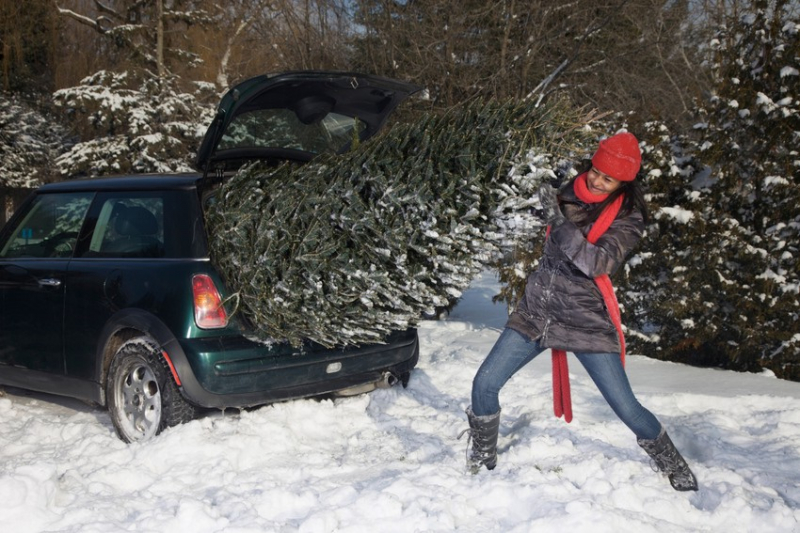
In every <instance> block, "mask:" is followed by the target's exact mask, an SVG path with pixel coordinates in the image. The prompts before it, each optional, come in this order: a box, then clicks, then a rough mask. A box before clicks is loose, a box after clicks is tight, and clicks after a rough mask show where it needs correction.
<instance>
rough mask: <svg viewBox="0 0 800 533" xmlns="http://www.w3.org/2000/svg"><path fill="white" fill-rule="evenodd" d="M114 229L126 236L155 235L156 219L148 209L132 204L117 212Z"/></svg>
mask: <svg viewBox="0 0 800 533" xmlns="http://www.w3.org/2000/svg"><path fill="white" fill-rule="evenodd" d="M114 229H115V230H117V233H119V234H120V235H125V236H126V237H140V236H146V235H155V234H156V233H157V232H158V221H157V220H156V217H155V216H154V215H153V213H151V212H150V211H149V210H147V209H145V208H144V207H139V206H134V207H129V208H128V209H125V210H124V211H122V212H121V213H120V214H119V216H118V217H117V220H116V222H115V223H114Z"/></svg>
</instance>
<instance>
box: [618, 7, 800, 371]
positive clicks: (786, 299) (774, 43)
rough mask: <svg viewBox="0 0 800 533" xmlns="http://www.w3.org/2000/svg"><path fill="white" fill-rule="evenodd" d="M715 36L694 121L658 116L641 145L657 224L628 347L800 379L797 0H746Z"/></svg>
mask: <svg viewBox="0 0 800 533" xmlns="http://www.w3.org/2000/svg"><path fill="white" fill-rule="evenodd" d="M711 44H712V47H713V49H714V50H715V52H716V55H715V60H716V63H715V64H714V71H715V74H716V85H715V93H714V94H713V95H712V97H711V99H710V100H709V102H708V104H707V106H706V107H703V108H700V109H698V115H699V116H700V117H701V120H702V121H701V122H700V123H699V124H698V125H697V128H696V133H695V134H694V135H691V136H674V135H670V134H669V133H668V132H666V131H664V127H663V126H659V127H657V128H655V129H654V131H653V135H652V136H651V138H650V139H649V144H650V148H649V149H648V150H646V155H645V164H646V165H648V168H649V169H650V172H649V173H648V175H647V184H648V186H649V189H650V191H651V202H652V203H653V208H654V209H653V211H654V215H655V222H656V223H655V224H654V225H653V226H651V227H650V228H648V235H647V238H646V240H645V242H644V243H643V245H642V247H643V250H642V251H640V252H639V253H638V254H637V255H636V256H635V257H634V258H633V260H632V261H631V263H630V266H629V272H630V273H631V276H630V278H628V280H626V286H624V287H623V294H624V297H623V298H622V300H623V303H624V304H625V305H626V307H628V308H632V310H633V311H634V313H633V316H634V317H635V318H634V320H632V321H631V320H629V321H628V325H629V326H632V327H633V328H634V329H635V330H636V331H635V332H634V334H633V337H634V338H633V339H632V340H631V344H632V349H641V351H643V352H644V353H648V354H650V355H655V356H657V357H660V358H664V359H670V360H682V361H686V362H689V363H694V364H707V365H719V366H725V367H730V368H736V369H739V370H751V371H755V370H758V369H760V368H762V367H766V368H770V369H771V370H773V371H775V373H776V374H777V375H778V376H780V377H786V378H790V379H800V327H799V326H798V324H799V323H800V322H799V321H800V301H799V300H798V293H800V156H798V150H797V143H798V140H800V139H798V137H799V136H800V114H798V105H800V102H799V101H798V99H799V98H800V91H799V90H798V89H799V88H800V79H799V74H800V64H799V62H800V13H798V8H797V5H796V4H795V3H792V2H786V1H776V2H766V1H757V2H754V3H753V10H752V11H751V12H749V13H747V14H745V15H744V16H743V17H741V18H740V19H739V20H738V21H737V23H736V24H731V25H730V26H729V27H728V28H724V29H723V30H722V31H720V32H719V34H718V36H717V38H716V39H715V40H714V42H713V43H711ZM656 126H657V125H656ZM643 341H644V342H643ZM648 341H649V342H648ZM637 342H638V344H637Z"/></svg>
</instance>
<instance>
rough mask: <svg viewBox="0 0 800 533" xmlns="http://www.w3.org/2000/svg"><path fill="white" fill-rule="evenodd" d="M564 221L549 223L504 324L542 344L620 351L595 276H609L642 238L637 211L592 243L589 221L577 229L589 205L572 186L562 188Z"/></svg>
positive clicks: (586, 350) (642, 224)
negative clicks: (533, 267) (536, 261)
mask: <svg viewBox="0 0 800 533" xmlns="http://www.w3.org/2000/svg"><path fill="white" fill-rule="evenodd" d="M560 197H561V209H562V211H563V212H564V214H565V216H566V217H567V220H566V221H565V222H564V223H563V224H561V225H559V226H557V227H555V228H553V229H552V230H551V232H550V236H549V238H548V239H547V242H546V243H545V247H544V253H543V257H542V259H541V261H540V265H539V268H538V269H537V270H536V271H534V272H532V273H531V274H530V275H529V276H528V281H527V285H526V286H525V294H524V296H523V297H522V300H521V301H520V303H519V305H518V306H517V309H516V310H515V311H514V313H512V314H511V316H510V317H509V320H508V323H507V324H506V326H507V327H509V328H511V329H514V330H516V331H518V332H519V333H522V334H523V335H526V336H528V337H529V338H531V339H541V342H540V345H541V346H542V347H546V348H559V349H562V350H566V351H569V352H595V353H619V352H620V343H619V339H618V338H617V330H616V329H615V328H614V324H613V323H612V322H611V319H610V318H609V316H608V312H607V311H606V306H605V303H604V302H603V296H602V294H601V293H600V289H598V288H597V285H596V284H595V281H594V278H595V277H596V276H599V275H601V274H608V275H609V276H611V275H613V274H614V272H616V271H617V269H618V268H619V267H620V266H621V265H622V264H623V262H624V260H625V256H626V255H628V253H629V252H630V251H631V250H632V249H633V247H634V246H635V245H636V244H637V243H638V242H639V239H641V238H642V233H643V232H644V221H643V218H642V214H641V213H640V212H639V211H633V212H632V213H630V214H628V215H625V216H619V217H618V218H617V219H616V220H615V221H614V222H613V223H612V224H611V227H609V228H608V230H607V231H606V232H605V233H604V234H603V236H602V237H600V239H598V241H597V243H596V244H591V243H589V241H587V240H586V235H588V234H589V230H590V229H591V225H589V226H586V227H584V228H578V226H576V225H575V224H574V223H573V222H572V220H576V218H577V216H578V215H579V214H580V212H581V210H585V209H587V208H588V207H589V206H588V205H587V204H584V203H583V202H581V201H580V200H578V198H577V197H576V196H575V193H574V191H573V189H572V187H571V186H570V187H565V189H564V190H562V191H560Z"/></svg>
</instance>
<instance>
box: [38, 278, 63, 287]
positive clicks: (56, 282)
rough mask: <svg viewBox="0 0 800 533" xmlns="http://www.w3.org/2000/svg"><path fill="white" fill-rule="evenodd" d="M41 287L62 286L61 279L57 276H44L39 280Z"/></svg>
mask: <svg viewBox="0 0 800 533" xmlns="http://www.w3.org/2000/svg"><path fill="white" fill-rule="evenodd" d="M38 282H39V286H40V287H60V286H61V280H60V279H55V278H43V279H40V280H38Z"/></svg>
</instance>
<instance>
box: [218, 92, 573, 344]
mask: <svg viewBox="0 0 800 533" xmlns="http://www.w3.org/2000/svg"><path fill="white" fill-rule="evenodd" d="M585 122H586V117H583V116H582V114H581V111H580V110H576V109H575V108H573V107H571V106H569V105H568V104H566V103H565V102H557V101H553V102H551V103H549V104H547V105H539V106H537V105H535V103H534V102H528V101H523V102H510V101H509V102H498V101H489V102H473V103H471V104H468V105H465V106H463V107H459V108H454V109H451V110H449V111H448V112H446V113H443V114H433V113H430V114H427V115H425V116H423V117H422V118H421V119H419V120H416V121H415V122H413V123H409V124H401V125H397V126H395V127H393V128H391V129H390V130H388V131H386V132H385V133H384V134H382V135H380V136H379V137H376V138H373V139H371V140H370V141H369V142H366V143H364V144H362V145H361V146H357V147H356V148H355V149H353V150H351V151H350V152H349V153H346V154H343V155H326V156H321V157H319V158H317V159H315V160H314V161H312V162H311V163H309V164H307V165H303V166H295V165H290V164H285V165H283V166H279V167H268V166H266V165H263V164H255V165H251V166H249V167H247V168H244V169H243V170H241V171H239V172H238V173H237V174H236V175H235V176H233V177H232V178H231V179H230V180H227V181H226V182H225V183H224V184H223V185H222V186H221V189H220V191H219V193H218V195H217V201H216V202H215V203H213V204H212V205H210V206H209V207H208V208H207V218H208V222H209V228H210V229H209V241H210V247H211V253H212V260H213V261H214V262H215V264H216V265H217V266H218V268H219V269H220V270H221V272H222V273H223V276H224V277H225V279H226V283H227V284H228V286H229V288H231V289H232V290H233V291H234V292H235V300H236V301H238V304H239V309H240V310H241V312H243V313H244V314H245V315H246V316H247V318H248V319H249V321H250V322H251V323H252V325H253V326H254V327H255V330H256V332H257V334H258V335H259V336H260V337H262V338H272V339H281V340H283V339H286V340H289V341H291V342H292V343H294V344H300V343H301V342H302V341H303V339H310V340H312V341H316V342H318V343H320V344H323V345H326V346H333V345H345V344H360V343H369V342H380V340H381V339H382V338H383V337H384V336H385V335H386V334H387V333H388V332H390V331H394V330H399V329H405V328H407V327H409V326H413V325H414V324H416V323H417V322H418V320H419V319H420V317H421V315H422V313H424V312H426V311H428V312H429V311H431V310H432V309H434V308H435V307H439V306H446V305H447V304H448V303H449V302H451V301H453V300H454V299H457V298H458V297H459V296H460V294H461V291H462V290H463V289H464V288H466V286H467V285H468V284H469V283H470V281H471V280H472V279H473V278H474V277H475V275H476V274H477V273H478V272H480V271H481V270H482V269H484V268H486V266H487V265H489V264H491V263H492V262H493V261H495V260H496V259H497V256H498V254H499V253H501V252H503V251H505V250H507V249H508V247H509V246H513V244H512V243H513V242H514V241H515V240H517V239H519V238H521V237H524V234H525V233H526V232H529V231H530V229H531V228H532V227H540V226H541V224H540V223H539V222H535V221H532V217H533V215H532V214H531V209H532V208H535V207H536V205H537V202H538V199H537V198H536V197H535V194H534V192H535V190H536V188H537V187H538V185H539V183H541V181H542V179H549V178H550V177H552V176H553V172H552V170H551V168H552V167H553V161H556V160H557V159H558V155H559V154H565V153H569V152H570V151H571V150H572V149H573V147H574V146H576V144H579V143H581V142H582V141H583V139H584V138H585V136H586V135H587V130H586V128H584V127H583V126H584V125H585ZM520 165H521V166H524V167H525V168H524V169H523V170H522V171H520V169H519V166H520Z"/></svg>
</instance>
